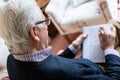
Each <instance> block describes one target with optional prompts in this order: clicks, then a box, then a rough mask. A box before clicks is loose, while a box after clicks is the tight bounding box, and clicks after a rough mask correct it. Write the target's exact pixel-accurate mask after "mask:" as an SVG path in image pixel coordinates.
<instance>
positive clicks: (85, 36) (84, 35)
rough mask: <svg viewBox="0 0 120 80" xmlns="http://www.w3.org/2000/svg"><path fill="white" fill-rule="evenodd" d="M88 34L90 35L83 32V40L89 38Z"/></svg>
mask: <svg viewBox="0 0 120 80" xmlns="http://www.w3.org/2000/svg"><path fill="white" fill-rule="evenodd" d="M87 36H88V34H87V33H86V34H83V35H82V36H81V40H82V41H83V40H84V39H86V38H87Z"/></svg>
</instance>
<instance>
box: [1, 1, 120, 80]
mask: <svg viewBox="0 0 120 80" xmlns="http://www.w3.org/2000/svg"><path fill="white" fill-rule="evenodd" d="M0 24H1V28H0V35H1V36H2V37H3V38H4V40H5V42H6V45H7V46H8V48H9V51H10V52H11V54H10V55H9V56H8V60H7V70H8V75H9V78H10V80H120V57H119V54H118V52H117V51H116V50H114V44H115V29H114V28H112V29H111V31H108V30H107V29H105V28H104V27H101V28H100V30H103V31H104V34H102V33H101V32H100V33H99V38H100V43H101V48H102V49H103V50H104V54H105V58H106V71H105V72H104V71H103V70H102V69H101V68H100V67H98V66H97V65H96V64H94V63H93V62H91V61H89V60H87V59H83V58H79V59H74V56H75V55H76V53H77V51H79V50H80V48H81V47H80V45H81V44H82V41H83V40H84V39H85V38H86V37H87V34H83V35H80V36H79V37H78V38H77V39H76V40H74V41H73V42H72V44H71V45H70V46H68V48H67V49H66V50H65V51H64V52H63V53H61V54H60V55H59V56H54V55H52V53H51V50H52V47H51V46H49V45H48V30H47V25H48V24H49V19H48V18H45V17H44V15H43V14H42V12H41V10H40V9H39V7H38V6H37V4H36V2H35V1H34V0H9V1H8V2H6V3H5V4H4V5H2V6H0Z"/></svg>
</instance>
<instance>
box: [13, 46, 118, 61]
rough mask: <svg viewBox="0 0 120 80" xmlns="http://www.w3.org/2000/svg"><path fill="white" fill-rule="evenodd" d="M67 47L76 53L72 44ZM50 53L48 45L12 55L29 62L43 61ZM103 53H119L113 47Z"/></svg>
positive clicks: (50, 49)
mask: <svg viewBox="0 0 120 80" xmlns="http://www.w3.org/2000/svg"><path fill="white" fill-rule="evenodd" d="M68 48H69V49H70V50H71V51H72V52H73V53H74V54H77V52H78V51H77V49H75V48H74V47H73V46H72V45H69V46H68ZM51 54H52V47H51V46H49V47H47V48H46V49H44V50H41V51H38V52H34V53H31V54H25V55H13V56H14V58H15V59H17V60H20V61H28V62H29V61H31V62H37V61H43V60H44V59H46V58H47V57H48V56H50V55H51ZM104 54H105V56H106V55H109V54H114V55H116V56H119V57H120V55H119V53H118V52H117V51H116V50H114V49H106V50H104Z"/></svg>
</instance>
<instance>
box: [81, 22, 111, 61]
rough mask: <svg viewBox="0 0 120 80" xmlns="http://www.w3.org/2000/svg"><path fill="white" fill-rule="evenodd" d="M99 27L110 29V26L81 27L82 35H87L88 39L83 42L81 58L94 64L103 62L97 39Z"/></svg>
mask: <svg viewBox="0 0 120 80" xmlns="http://www.w3.org/2000/svg"><path fill="white" fill-rule="evenodd" d="M100 26H104V27H106V28H108V29H110V28H111V26H112V24H103V25H95V26H87V27H83V34H84V33H88V37H87V38H86V39H85V41H84V42H83V55H82V56H83V58H87V59H89V60H91V61H93V62H95V63H104V62H105V56H104V53H103V50H102V49H101V48H100V42H99V37H98V30H99V27H100Z"/></svg>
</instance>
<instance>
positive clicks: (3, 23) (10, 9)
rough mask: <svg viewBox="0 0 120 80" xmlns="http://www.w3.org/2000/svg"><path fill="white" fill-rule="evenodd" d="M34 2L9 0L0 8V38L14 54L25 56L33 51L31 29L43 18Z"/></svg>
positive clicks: (31, 0)
mask: <svg viewBox="0 0 120 80" xmlns="http://www.w3.org/2000/svg"><path fill="white" fill-rule="evenodd" d="M38 9H39V7H38V6H37V4H36V2H35V1H34V0H9V1H7V2H5V4H4V5H2V6H0V36H2V37H3V38H4V40H5V42H6V45H7V46H8V49H9V50H10V52H11V53H12V54H25V53H27V52H29V50H30V49H31V43H30V42H29V39H30V36H29V29H30V26H32V25H34V24H35V22H36V21H38V20H40V18H41V14H42V12H41V10H38Z"/></svg>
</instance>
